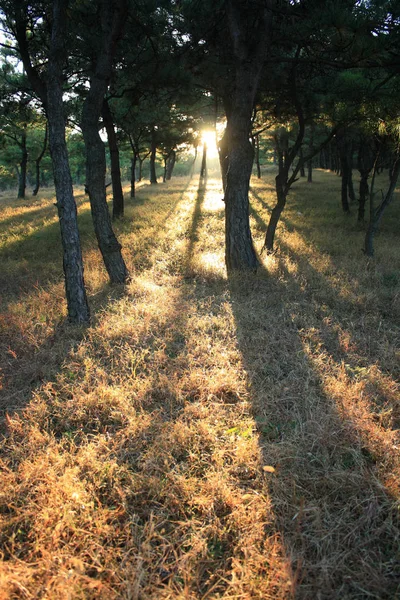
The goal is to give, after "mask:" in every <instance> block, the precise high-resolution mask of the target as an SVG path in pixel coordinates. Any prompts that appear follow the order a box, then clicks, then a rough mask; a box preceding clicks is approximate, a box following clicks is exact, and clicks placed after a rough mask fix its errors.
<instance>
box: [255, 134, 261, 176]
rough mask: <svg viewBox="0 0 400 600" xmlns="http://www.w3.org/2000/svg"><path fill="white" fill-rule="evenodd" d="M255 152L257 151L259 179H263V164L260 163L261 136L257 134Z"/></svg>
mask: <svg viewBox="0 0 400 600" xmlns="http://www.w3.org/2000/svg"><path fill="white" fill-rule="evenodd" d="M255 152H256V157H255V158H256V167H257V179H261V165H260V136H259V135H256V139H255Z"/></svg>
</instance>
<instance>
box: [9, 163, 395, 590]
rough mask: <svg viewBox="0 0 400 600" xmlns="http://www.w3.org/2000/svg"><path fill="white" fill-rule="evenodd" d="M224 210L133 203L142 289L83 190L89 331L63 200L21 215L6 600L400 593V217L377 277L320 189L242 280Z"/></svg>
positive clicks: (124, 234)
mask: <svg viewBox="0 0 400 600" xmlns="http://www.w3.org/2000/svg"><path fill="white" fill-rule="evenodd" d="M272 181H273V179H272V175H269V176H268V177H266V179H265V180H263V181H261V182H253V193H252V226H253V230H254V233H255V238H256V243H257V246H258V247H261V245H262V235H263V233H264V232H265V222H266V220H267V216H268V206H270V205H271V203H272V202H273V192H272ZM221 196H222V194H221V190H220V186H219V182H218V181H216V180H209V181H208V182H207V186H206V187H204V186H200V185H199V182H198V180H197V179H196V180H192V181H191V182H189V181H187V180H177V181H175V182H171V183H169V184H167V185H159V186H157V188H156V189H153V188H151V189H150V188H149V187H146V188H142V189H141V190H140V191H139V193H138V198H137V199H136V200H135V201H133V202H132V201H128V202H127V203H128V209H127V217H126V219H125V220H124V221H123V222H121V223H120V224H119V225H118V227H119V236H120V238H121V241H122V242H123V245H124V248H125V257H126V260H127V262H128V264H129V268H130V270H131V272H132V274H133V278H132V283H131V284H130V285H129V287H128V289H127V290H123V289H120V288H110V287H109V286H108V285H107V283H106V276H105V274H104V270H103V268H102V266H101V263H100V260H99V257H98V252H97V250H96V248H95V243H94V239H93V234H92V232H91V228H90V216H89V212H88V206H87V203H86V202H85V199H84V197H83V196H82V195H80V197H79V198H78V202H79V212H80V222H81V225H82V232H83V233H82V238H83V243H84V251H85V265H86V270H85V275H86V280H87V284H88V289H89V294H90V302H91V306H92V312H93V315H94V319H93V324H92V326H91V327H90V328H89V329H87V330H81V329H74V328H70V327H67V326H66V325H65V324H64V321H63V319H64V315H65V309H64V303H63V299H62V298H63V288H62V281H61V279H60V262H59V253H58V241H57V234H58V231H57V223H56V219H55V214H54V211H55V209H54V207H53V205H52V202H53V200H52V198H51V196H46V195H44V196H41V197H40V199H38V200H36V201H35V202H31V201H27V202H24V203H22V202H13V203H12V204H11V202H10V201H9V199H8V198H4V199H0V216H1V219H2V220H1V223H0V234H1V235H2V236H3V237H1V238H0V239H1V240H2V241H1V246H0V255H1V259H2V264H3V265H4V270H3V274H2V283H3V281H4V283H3V289H2V292H3V294H2V301H1V316H0V318H1V322H0V327H1V341H0V344H1V355H0V356H1V358H0V360H1V363H2V364H1V366H2V370H3V381H2V386H3V387H2V389H1V390H0V395H1V398H2V399H1V402H2V406H3V409H4V412H6V418H5V432H4V437H3V441H2V445H1V451H2V455H1V456H2V458H1V463H0V464H1V467H2V487H1V490H0V548H1V551H2V564H1V567H0V590H2V591H1V592H0V597H1V598H3V597H4V598H7V599H11V598H37V599H39V598H41V599H45V598H48V599H53V598H55V599H65V600H66V599H70V598H71V599H72V598H73V599H75V598H82V599H83V598H84V599H87V598H96V599H97V598H105V599H112V598H116V599H117V598H121V599H124V600H125V599H139V598H143V599H144V598H146V599H147V598H149V599H152V598H153V599H162V598H164V599H167V598H170V599H180V598H182V599H183V598H186V599H193V600H194V599H200V598H202V599H203V598H204V599H212V598H214V599H215V598H226V599H229V598H231V599H241V598H242V599H248V598H262V599H268V598H271V599H278V600H279V598H281V599H288V598H299V599H307V600H308V599H311V598H316V599H331V598H337V599H345V598H348V599H362V598H376V599H385V598H387V599H389V598H390V599H393V598H400V584H399V582H400V554H399V541H400V540H399V509H400V504H399V494H400V486H399V482H400V478H399V460H398V453H399V448H400V440H399V427H400V425H399V422H400V404H399V387H398V380H399V325H398V323H399V297H400V277H398V273H399V272H400V270H399V267H400V265H399V262H400V253H399V252H398V251H397V250H396V243H395V240H396V237H395V236H396V233H397V232H396V229H397V228H396V226H395V219H397V220H398V216H399V211H398V209H397V207H396V206H395V205H394V206H393V208H392V209H391V210H392V212H391V214H390V215H388V217H387V218H386V221H385V222H384V224H383V226H382V231H381V234H380V236H379V238H378V239H377V244H376V245H377V258H376V259H375V260H374V261H369V262H368V261H367V260H366V259H365V257H364V256H363V255H362V253H361V251H360V248H361V247H362V235H363V233H362V231H361V230H360V228H359V226H356V225H354V220H353V218H350V219H349V218H348V217H345V216H343V215H342V214H341V213H340V210H339V206H338V205H339V202H338V201H339V181H338V179H337V178H336V177H335V176H334V175H331V174H328V173H323V172H320V173H317V174H316V181H315V182H314V183H313V184H312V186H309V185H307V184H306V183H305V182H300V183H299V184H298V186H297V188H296V189H295V191H294V192H293V196H292V198H291V200H290V204H289V207H288V210H287V212H286V214H285V216H284V221H283V222H282V226H281V227H280V229H279V230H278V242H279V243H278V246H279V248H278V252H277V253H276V254H275V255H274V256H268V257H264V268H263V269H262V270H261V271H260V273H259V274H258V275H257V276H255V277H246V278H243V279H241V280H237V279H234V280H230V281H228V280H227V278H226V275H225V270H224V265H223V203H222V202H221ZM294 196H296V197H294ZM397 222H398V221H397ZM50 250H51V251H52V254H51V256H52V257H54V258H53V259H52V260H53V262H52V261H50V260H49V255H50ZM3 277H4V279H3ZM1 594H3V595H1Z"/></svg>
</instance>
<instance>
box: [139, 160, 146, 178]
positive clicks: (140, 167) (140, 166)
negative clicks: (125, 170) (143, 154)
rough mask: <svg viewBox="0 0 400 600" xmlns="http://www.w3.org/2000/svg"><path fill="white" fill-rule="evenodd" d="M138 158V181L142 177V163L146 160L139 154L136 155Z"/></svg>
mask: <svg viewBox="0 0 400 600" xmlns="http://www.w3.org/2000/svg"><path fill="white" fill-rule="evenodd" d="M138 160H139V172H138V178H137V180H138V181H139V182H140V181H142V179H143V163H144V161H145V160H146V158H140V156H138Z"/></svg>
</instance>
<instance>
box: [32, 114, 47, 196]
mask: <svg viewBox="0 0 400 600" xmlns="http://www.w3.org/2000/svg"><path fill="white" fill-rule="evenodd" d="M46 149H47V123H46V128H45V131H44V140H43V147H42V151H41V153H40V154H39V156H38V157H37V159H36V160H35V188H34V190H33V192H32V196H37V193H38V191H39V188H40V163H41V161H42V158H43V156H44V153H45V152H46Z"/></svg>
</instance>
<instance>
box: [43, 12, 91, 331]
mask: <svg viewBox="0 0 400 600" xmlns="http://www.w3.org/2000/svg"><path fill="white" fill-rule="evenodd" d="M67 6H68V1H67V0H54V2H53V24H52V25H53V26H52V34H51V43H50V53H49V61H48V67H47V86H46V88H47V93H46V96H45V97H44V98H43V100H44V104H45V108H46V113H47V118H48V124H49V147H50V155H51V160H52V163H53V172H54V184H55V188H56V198H57V212H58V217H59V221H60V229H61V241H62V247H63V267H64V274H65V291H66V297H67V305H68V319H69V320H70V321H71V322H73V323H88V322H89V318H90V313H89V306H88V302H87V297H86V291H85V284H84V278H83V262H82V252H81V245H80V239H79V232H78V223H77V211H76V204H75V200H74V193H73V187H72V178H71V171H70V168H69V163H68V150H67V144H66V140H65V119H64V104H63V73H62V66H63V63H64V56H65V49H64V43H65V29H66V21H67ZM31 83H32V81H31ZM39 95H40V94H39Z"/></svg>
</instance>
